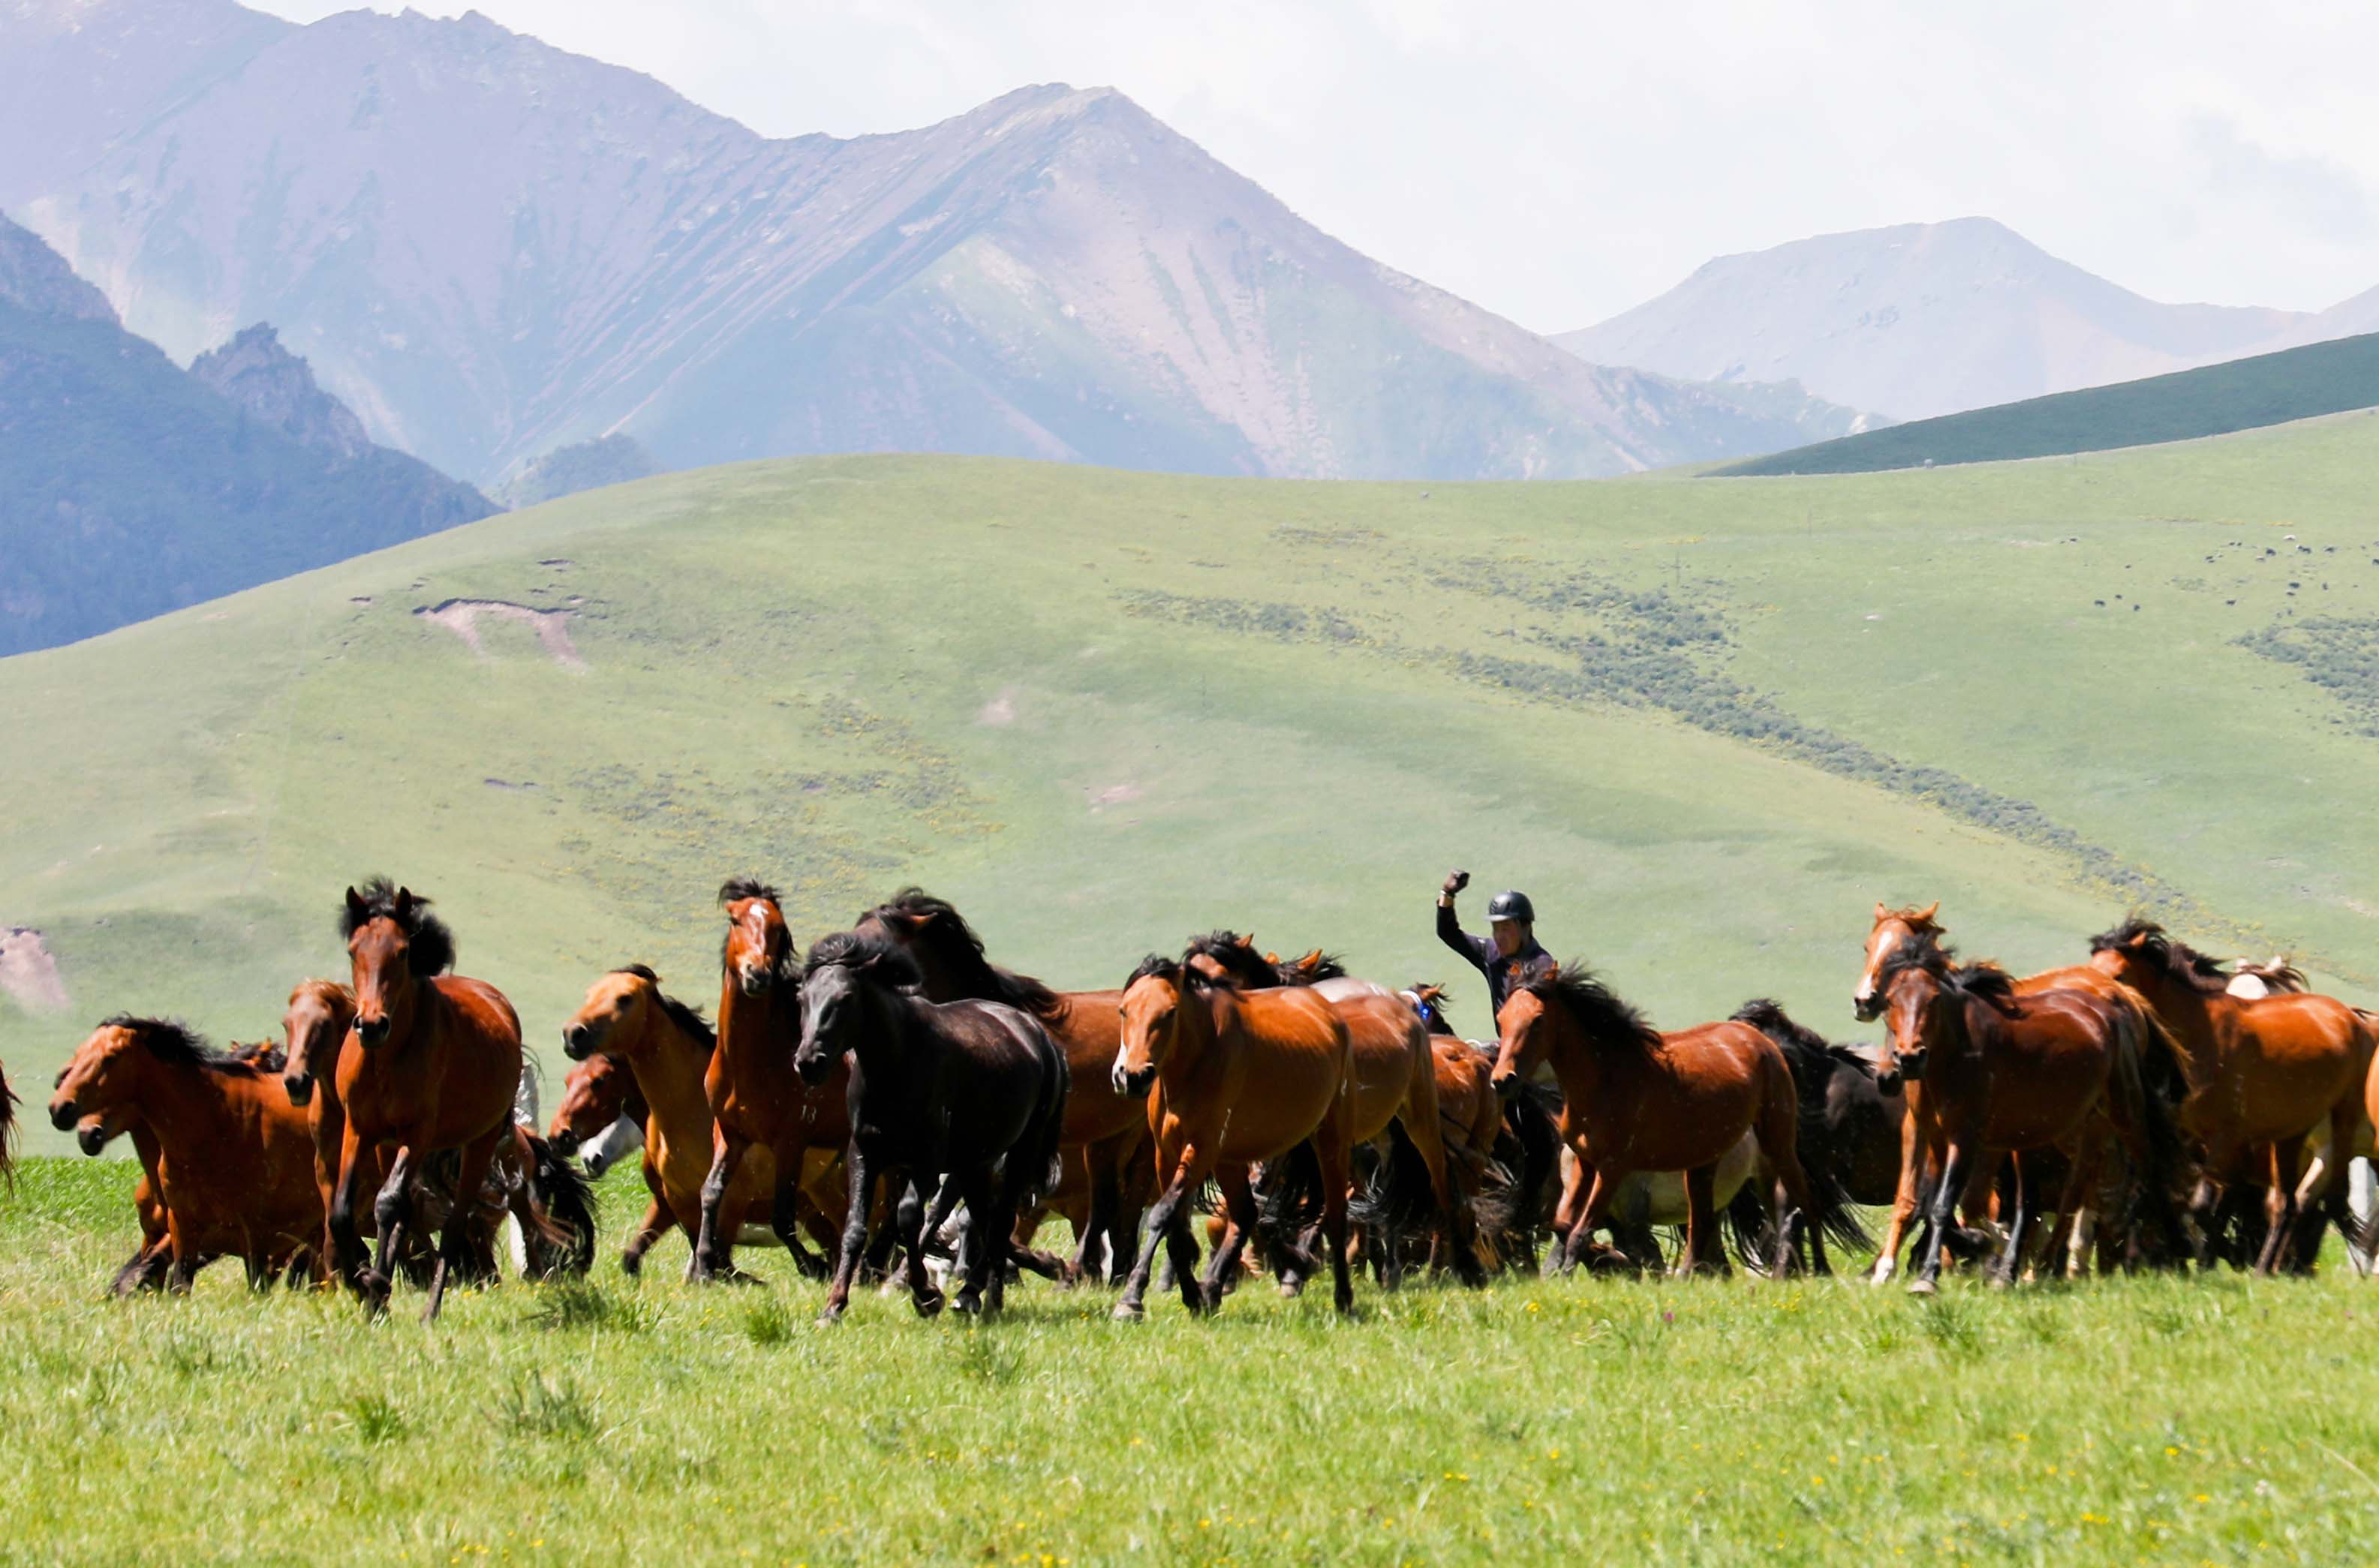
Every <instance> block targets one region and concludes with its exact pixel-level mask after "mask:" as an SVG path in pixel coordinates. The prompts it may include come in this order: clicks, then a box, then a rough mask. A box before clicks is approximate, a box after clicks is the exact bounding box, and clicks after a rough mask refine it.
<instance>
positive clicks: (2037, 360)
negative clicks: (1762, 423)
mask: <svg viewBox="0 0 2379 1568" xmlns="http://www.w3.org/2000/svg"><path fill="white" fill-rule="evenodd" d="M2374 330H2379V289H2374V290H2373V291H2372V292H2371V293H2370V294H2366V295H2361V296H2357V297H2356V298H2354V299H2351V300H2348V301H2346V302H2345V303H2344V304H2341V305H2338V306H2337V307H2335V308H2332V309H2330V310H2327V311H2325V312H2321V313H2318V314H2313V313H2307V312H2301V311H2287V310H2264V309H2255V308H2238V307H2229V306H2215V305H2165V304H2160V303H2158V302H2156V301H2155V300H2152V299H2147V298H2144V297H2143V296H2139V295H2136V294H2133V293H2132V292H2131V290H2129V289H2126V288H2122V287H2120V286H2119V285H2117V284H2115V283H2108V282H2107V280H2106V279H2104V278H2100V277H2096V276H2094V275H2093V274H2091V273H2089V272H2085V271H2083V270H2082V269H2081V268H2079V267H2076V266H2074V265H2072V264H2071V262H2068V261H2062V260H2059V259H2058V258H2056V257H2054V256H2051V255H2049V254H2048V253H2047V252H2046V251H2044V250H2042V249H2041V248H2040V247H2037V246H2035V245H2034V244H2033V243H2032V242H2030V241H2029V240H2027V239H2025V238H2024V237H2023V235H2019V234H2017V233H2015V232H2014V231H2013V230H2011V229H2009V228H2008V227H2006V226H2005V225H2004V224H2001V223H1994V222H1992V221H1991V220H1990V219H1987V218H1961V219H1957V220H1955V221H1953V222H1950V223H1902V224H1899V225H1897V226H1895V227H1891V228H1883V229H1863V230H1858V231H1855V232H1854V233H1850V234H1838V235H1817V237H1815V238H1811V239H1804V240H1796V241H1794V242H1793V243H1792V244H1789V245H1780V246H1777V247H1773V248H1772V249H1768V250H1760V251H1753V252H1750V253H1748V254H1745V255H1740V256H1721V257H1719V258H1718V259H1715V260H1712V261H1710V262H1709V263H1707V264H1705V265H1704V266H1702V267H1701V268H1700V269H1698V270H1697V271H1695V273H1694V274H1693V276H1691V277H1689V278H1687V279H1686V280H1685V282H1684V283H1679V284H1678V285H1677V286H1676V287H1675V288H1673V289H1671V290H1670V291H1669V292H1668V293H1666V294H1664V295H1661V296H1660V297H1658V298H1656V299H1652V300H1648V301H1647V302H1646V303H1644V304H1642V305H1639V306H1637V307H1636V308H1634V309H1632V310H1628V311H1625V312H1623V313H1622V314H1620V315H1617V316H1614V317H1612V319H1611V320H1607V321H1604V322H1601V323H1600V324H1599V325H1597V326H1592V327H1588V328H1586V329H1584V330H1583V331H1579V332H1564V333H1562V334H1560V335H1558V336H1557V337H1555V339H1554V340H1553V341H1554V342H1556V343H1558V344H1562V345H1563V346H1564V347H1565V348H1567V349H1569V350H1571V351H1572V352H1573V353H1576V354H1577V355H1580V356H1583V357H1585V358H1587V359H1590V360H1593V361H1594V362H1596V363H1598V364H1604V365H1633V366H1636V367H1638V368H1643V369H1647V370H1657V371H1659V372H1660V373H1661V374H1663V375H1669V376H1684V377H1689V378H1692V379H1695V380H1712V381H1731V380H1757V381H1781V380H1793V381H1797V382H1798V383H1800V385H1802V386H1804V387H1805V388H1807V389H1808V390H1809V391H1810V392H1813V393H1815V394H1816V395H1817V396H1818V397H1821V398H1828V399H1831V400H1832V401H1834V402H1837V403H1845V404H1851V405H1853V406H1854V407H1858V408H1869V409H1874V410H1877V411H1878V412H1879V413H1882V414H1888V415H1890V416H1892V417H1893V418H1895V419H1903V420H1909V419H1928V418H1932V417H1935V416H1939V415H1944V414H1954V413H1958V412H1961V411H1962V410H1966V409H1973V408H1982V407H1986V406H1989V405H1992V404H2007V403H2016V402H2020V401H2023V400H2026V399H2030V398H2035V397H2040V396H2043V395H2046V394H2048V393H2053V392H2070V391H2073V390H2075V389H2077V388H2082V387H2095V386H2103V385H2106V384H2107V383H2109V382H2114V381H2129V380H2137V379H2139V378H2141V377H2145V376H2155V375H2158V374H2161V373H2164V372H2168V371H2173V370H2181V369H2187V368H2191V367H2192V366H2199V365H2207V364H2213V363H2216V362H2218V361H2221V360H2226V359H2234V358H2237V357H2239V356H2242V355H2250V354H2261V353H2265V352H2269V351H2272V350H2276V349H2281V348H2287V347H2290V346H2294V345H2296V344H2306V343H2313V342H2317V341H2321V340H2323V339H2327V338H2338V337H2345V336H2348V335H2349V334H2352V333H2356V332H2372V331H2374Z"/></svg>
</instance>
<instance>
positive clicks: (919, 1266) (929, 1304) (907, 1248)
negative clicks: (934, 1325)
mask: <svg viewBox="0 0 2379 1568" xmlns="http://www.w3.org/2000/svg"><path fill="white" fill-rule="evenodd" d="M898 1174H900V1175H906V1173H898ZM908 1179H909V1192H910V1195H909V1197H908V1198H904V1199H903V1200H901V1202H900V1209H899V1211H898V1213H899V1217H900V1248H901V1250H902V1251H904V1252H906V1253H907V1254H908V1259H909V1260H908V1266H907V1269H906V1271H905V1272H906V1273H907V1274H908V1281H909V1305H911V1306H912V1307H914V1308H915V1309H917V1316H919V1317H921V1318H930V1317H932V1316H933V1315H934V1314H935V1313H936V1312H939V1311H940V1310H941V1309H942V1304H943V1302H944V1300H945V1299H946V1298H945V1297H943V1295H942V1291H941V1287H940V1286H938V1285H936V1284H935V1283H934V1276H933V1272H932V1271H930V1270H929V1269H927V1268H926V1267H925V1234H926V1231H925V1202H924V1197H923V1195H922V1193H921V1191H920V1184H919V1183H918V1181H917V1180H916V1179H915V1178H914V1177H913V1176H912V1177H909V1178H908ZM912 1200H913V1201H912ZM967 1287H968V1288H969V1289H972V1288H974V1282H973V1281H972V1280H969V1281H968V1282H967Z"/></svg>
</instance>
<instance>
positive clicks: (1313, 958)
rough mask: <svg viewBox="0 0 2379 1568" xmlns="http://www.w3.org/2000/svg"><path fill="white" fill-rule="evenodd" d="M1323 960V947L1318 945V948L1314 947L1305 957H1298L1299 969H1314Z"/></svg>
mask: <svg viewBox="0 0 2379 1568" xmlns="http://www.w3.org/2000/svg"><path fill="white" fill-rule="evenodd" d="M1321 962H1322V949H1321V948H1319V947H1316V948H1314V949H1313V951H1311V952H1310V953H1308V954H1306V955H1305V957H1303V958H1301V959H1298V960H1297V967H1298V968H1299V969H1313V968H1315V967H1317V966H1319V965H1320V964H1321Z"/></svg>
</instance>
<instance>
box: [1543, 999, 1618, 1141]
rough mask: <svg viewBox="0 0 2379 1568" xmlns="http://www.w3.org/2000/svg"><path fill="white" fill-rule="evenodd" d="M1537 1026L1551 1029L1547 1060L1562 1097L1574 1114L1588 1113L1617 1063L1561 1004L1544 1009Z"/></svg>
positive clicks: (1546, 1044)
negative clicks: (1613, 1061)
mask: <svg viewBox="0 0 2379 1568" xmlns="http://www.w3.org/2000/svg"><path fill="white" fill-rule="evenodd" d="M1537 1027H1538V1028H1539V1029H1548V1028H1549V1029H1551V1030H1552V1035H1551V1036H1550V1037H1549V1038H1548V1039H1547V1040H1546V1042H1545V1062H1546V1064H1547V1065H1548V1066H1550V1067H1552V1069H1553V1077H1554V1078H1555V1079H1557V1080H1560V1083H1561V1088H1562V1099H1563V1100H1564V1102H1565V1103H1566V1104H1569V1105H1571V1106H1572V1107H1574V1110H1573V1114H1574V1115H1578V1116H1583V1115H1585V1114H1586V1113H1587V1112H1588V1111H1589V1110H1591V1109H1592V1108H1593V1107H1594V1105H1595V1104H1596V1102H1597V1101H1598V1100H1599V1099H1600V1092H1601V1091H1602V1089H1603V1087H1604V1085H1605V1084H1606V1082H1607V1081H1608V1080H1609V1078H1610V1076H1611V1073H1612V1068H1613V1067H1615V1066H1616V1064H1615V1063H1612V1062H1610V1061H1607V1060H1605V1059H1604V1054H1603V1052H1602V1051H1601V1050H1600V1049H1599V1048H1598V1047H1597V1046H1596V1044H1595V1043H1594V1042H1593V1041H1591V1040H1589V1039H1588V1038H1587V1033H1586V1029H1585V1026H1584V1025H1582V1024H1580V1023H1579V1022H1578V1021H1577V1019H1575V1018H1573V1017H1572V1016H1571V1015H1570V1012H1569V1009H1568V1008H1566V1007H1563V1006H1561V1005H1560V1004H1558V1003H1555V1004H1552V1005H1551V1006H1548V1007H1546V1008H1545V1010H1544V1013H1543V1015H1542V1016H1541V1018H1540V1020H1539V1022H1538V1025H1537Z"/></svg>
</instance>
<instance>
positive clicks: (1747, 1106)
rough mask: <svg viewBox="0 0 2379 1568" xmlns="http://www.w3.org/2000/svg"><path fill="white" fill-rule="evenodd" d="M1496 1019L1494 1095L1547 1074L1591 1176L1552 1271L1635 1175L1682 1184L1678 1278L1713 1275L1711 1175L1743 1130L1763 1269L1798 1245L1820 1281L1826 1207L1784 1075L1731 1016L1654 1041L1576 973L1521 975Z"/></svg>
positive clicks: (1589, 978)
mask: <svg viewBox="0 0 2379 1568" xmlns="http://www.w3.org/2000/svg"><path fill="white" fill-rule="evenodd" d="M1495 1021H1496V1027H1497V1030H1498V1031H1499V1033H1500V1035H1501V1037H1502V1050H1501V1051H1500V1053H1499V1054H1498V1055H1497V1057H1496V1061H1495V1084H1496V1088H1497V1090H1498V1092H1504V1093H1510V1092H1516V1090H1517V1089H1518V1087H1519V1085H1520V1084H1521V1082H1522V1081H1523V1080H1526V1079H1528V1077H1530V1076H1531V1075H1532V1074H1533V1073H1534V1072H1535V1070H1536V1068H1537V1067H1538V1066H1539V1065H1540V1063H1542V1064H1550V1065H1551V1067H1552V1071H1553V1075H1554V1077H1555V1078H1557V1079H1558V1080H1560V1082H1561V1086H1562V1115H1561V1130H1562V1138H1563V1140H1564V1142H1565V1143H1567V1144H1568V1145H1569V1147H1570V1149H1571V1150H1572V1151H1573V1152H1575V1153H1576V1156H1577V1160H1578V1164H1580V1165H1581V1166H1582V1167H1584V1168H1585V1169H1586V1170H1587V1171H1588V1172H1589V1173H1590V1176H1589V1177H1588V1188H1587V1196H1586V1201H1585V1205H1584V1208H1583V1211H1582V1212H1580V1213H1579V1214H1578V1216H1577V1218H1576V1222H1575V1224H1573V1225H1572V1226H1571V1228H1570V1232H1569V1236H1568V1238H1567V1239H1566V1241H1565V1242H1564V1244H1563V1248H1562V1251H1561V1253H1560V1254H1559V1256H1558V1257H1557V1259H1556V1260H1555V1261H1557V1262H1558V1264H1559V1265H1560V1266H1561V1267H1563V1268H1569V1267H1573V1266H1575V1265H1576V1261H1577V1260H1578V1259H1579V1257H1580V1256H1581V1255H1582V1254H1583V1252H1584V1250H1585V1248H1586V1245H1587V1242H1588V1239H1589V1238H1590V1236H1591V1234H1592V1232H1593V1231H1594V1230H1595V1228H1596V1227H1597V1226H1598V1225H1600V1224H1602V1223H1603V1222H1604V1219H1605V1217H1606V1216H1607V1214H1608V1213H1609V1212H1610V1209H1611V1206H1612V1201H1613V1200H1615V1199H1616V1198H1617V1196H1618V1194H1619V1190H1620V1186H1621V1184H1622V1183H1623V1182H1624V1181H1625V1180H1626V1178H1627V1177H1629V1176H1633V1175H1635V1174H1636V1173H1637V1172H1640V1171H1683V1172H1684V1173H1685V1192H1686V1199H1687V1206H1688V1207H1687V1214H1686V1220H1685V1249H1684V1252H1683V1253H1682V1255H1681V1257H1680V1259H1679V1263H1678V1267H1679V1269H1680V1270H1681V1271H1682V1272H1688V1273H1690V1272H1695V1271H1697V1270H1699V1269H1703V1268H1708V1267H1721V1266H1723V1262H1724V1252H1723V1250H1722V1248H1721V1247H1720V1245H1719V1236H1718V1215H1717V1207H1716V1203H1715V1192H1714V1188H1715V1185H1716V1176H1717V1172H1718V1166H1719V1164H1720V1162H1721V1160H1722V1159H1724V1158H1725V1157H1726V1155H1727V1154H1728V1152H1730V1151H1731V1150H1733V1148H1734V1146H1735V1145H1736V1144H1737V1143H1739V1142H1740V1141H1741V1140H1743V1138H1744V1135H1745V1133H1749V1134H1751V1135H1752V1136H1754V1137H1755V1138H1756V1139H1757V1140H1758V1149H1759V1162H1760V1164H1761V1165H1762V1166H1764V1167H1765V1174H1766V1175H1767V1176H1768V1181H1767V1187H1768V1189H1769V1206H1770V1207H1769V1224H1770V1227H1771V1231H1772V1234H1773V1235H1774V1236H1775V1238H1776V1248H1775V1253H1774V1256H1773V1258H1772V1259H1771V1260H1770V1265H1769V1266H1770V1269H1771V1271H1772V1272H1776V1273H1780V1274H1781V1273H1782V1272H1784V1271H1785V1270H1786V1269H1787V1268H1788V1267H1790V1266H1791V1265H1792V1264H1793V1261H1794V1260H1795V1259H1796V1257H1797V1256H1798V1255H1799V1253H1800V1252H1801V1249H1802V1247H1803V1246H1804V1245H1805V1247H1806V1249H1807V1255H1808V1260H1809V1266H1810V1267H1811V1268H1812V1269H1813V1270H1814V1271H1815V1272H1818V1273H1826V1272H1830V1270H1829V1268H1828V1265H1827V1262H1826V1250H1825V1229H1826V1226H1825V1221H1826V1220H1827V1219H1828V1218H1829V1216H1830V1209H1821V1208H1820V1207H1819V1206H1818V1204H1817V1199H1816V1198H1815V1196H1814V1195H1813V1194H1812V1192H1811V1190H1810V1187H1809V1182H1808V1179H1807V1177H1806V1176H1805V1174H1804V1173H1803V1171H1802V1168H1801V1161H1800V1157H1799V1154H1798V1152H1797V1148H1798V1143H1799V1134H1800V1126H1799V1114H1800V1110H1799V1101H1798V1095H1797V1091H1796V1090H1795V1088H1794V1085H1793V1070H1792V1068H1791V1067H1789V1066H1788V1065H1787V1064H1786V1062H1785V1059H1784V1053H1783V1052H1782V1051H1781V1050H1780V1049H1778V1047H1777V1044H1776V1043H1775V1042H1774V1041H1772V1040H1770V1039H1769V1037H1768V1036H1767V1035H1765V1034H1763V1033H1761V1032H1760V1031H1758V1030H1757V1029H1755V1028H1753V1027H1752V1026H1751V1025H1749V1024H1747V1023H1739V1022H1736V1021H1734V1020H1733V1019H1729V1020H1727V1021H1725V1022H1722V1023H1709V1024H1703V1025H1701V1026H1700V1027H1698V1028H1696V1029H1689V1030H1685V1031H1679V1032H1676V1033H1669V1034H1664V1033H1662V1032H1661V1031H1659V1030H1656V1029H1654V1028H1653V1027H1652V1026H1651V1025H1650V1024H1649V1023H1648V1022H1646V1021H1645V1019H1644V1016H1643V1015H1642V1014H1641V1013H1639V1012H1637V1011H1636V1009H1635V1008H1634V1007H1629V1006H1628V1005H1627V1004H1626V1003H1624V1002H1623V1001H1621V1000H1620V999H1619V998H1618V997H1617V996H1615V995H1612V993H1611V991H1610V989H1609V988H1608V987H1606V986H1605V985H1604V984H1603V983H1601V982H1600V980H1598V979H1596V978H1595V976H1594V974H1593V972H1592V971H1589V970H1588V969H1587V968H1586V966H1585V965H1583V964H1578V963H1572V964H1569V965H1566V966H1564V967H1562V968H1560V969H1551V968H1539V969H1538V970H1537V971H1534V972H1533V973H1530V974H1528V975H1526V976H1524V977H1523V978H1522V979H1521V980H1520V981H1519V982H1518V983H1516V985H1515V986H1514V988H1513V990H1512V991H1511V993H1510V995H1507V996H1506V997H1505V998H1504V1002H1503V1010H1502V1011H1501V1012H1500V1013H1499V1014H1498V1015H1497V1017H1496V1020H1495Z"/></svg>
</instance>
